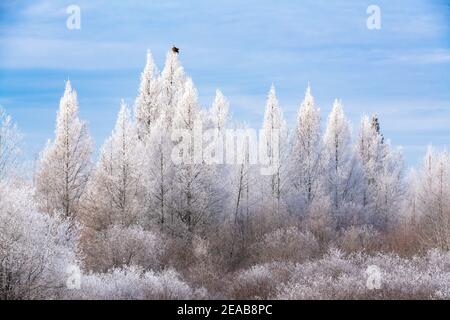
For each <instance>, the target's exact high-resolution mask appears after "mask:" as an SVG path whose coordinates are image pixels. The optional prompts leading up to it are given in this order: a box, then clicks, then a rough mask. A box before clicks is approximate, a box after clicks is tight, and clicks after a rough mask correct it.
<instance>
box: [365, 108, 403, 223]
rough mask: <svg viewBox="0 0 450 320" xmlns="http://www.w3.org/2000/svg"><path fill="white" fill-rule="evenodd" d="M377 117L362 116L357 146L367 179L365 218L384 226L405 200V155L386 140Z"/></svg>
mask: <svg viewBox="0 0 450 320" xmlns="http://www.w3.org/2000/svg"><path fill="white" fill-rule="evenodd" d="M375 118H376V117H374V119H373V120H372V121H370V120H369V117H367V116H364V117H363V119H362V121H361V128H360V132H359V137H358V142H357V150H358V155H359V158H360V161H361V164H362V169H363V173H364V180H365V187H364V188H361V191H362V196H363V199H362V205H363V207H364V211H365V212H366V215H367V216H366V217H365V219H366V220H367V221H368V222H369V223H372V224H375V225H377V226H378V227H381V228H385V227H387V224H388V222H389V220H390V219H392V218H394V217H393V215H394V214H395V212H396V211H397V210H398V209H399V205H400V202H401V201H402V192H403V159H402V155H401V152H400V151H399V150H393V149H392V148H391V146H390V143H389V141H387V142H385V141H384V139H383V137H382V135H381V133H380V127H379V121H378V120H377V119H375Z"/></svg>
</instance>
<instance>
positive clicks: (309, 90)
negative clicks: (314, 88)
mask: <svg viewBox="0 0 450 320" xmlns="http://www.w3.org/2000/svg"><path fill="white" fill-rule="evenodd" d="M306 95H307V96H311V83H310V82H309V81H308V86H307V87H306Z"/></svg>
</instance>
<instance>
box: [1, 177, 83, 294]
mask: <svg viewBox="0 0 450 320" xmlns="http://www.w3.org/2000/svg"><path fill="white" fill-rule="evenodd" d="M77 241H78V231H77V227H76V226H74V225H73V223H72V222H71V221H70V220H69V219H66V218H64V217H63V216H61V215H53V216H50V215H48V214H42V213H39V212H38V211H37V208H36V205H35V203H34V201H33V190H32V188H30V187H29V186H26V185H16V184H12V183H1V182H0V300H17V299H55V298H56V299H58V298H59V299H61V298H64V293H65V292H66V283H67V279H68V276H69V274H68V273H67V270H68V267H69V266H75V265H77V264H78V263H79V257H78V254H77V252H78V250H77Z"/></svg>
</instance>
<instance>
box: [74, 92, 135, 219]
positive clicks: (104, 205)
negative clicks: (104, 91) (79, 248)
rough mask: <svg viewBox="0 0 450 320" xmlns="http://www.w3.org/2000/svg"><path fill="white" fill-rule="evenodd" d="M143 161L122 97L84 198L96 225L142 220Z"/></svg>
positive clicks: (133, 127)
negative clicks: (115, 118)
mask: <svg viewBox="0 0 450 320" xmlns="http://www.w3.org/2000/svg"><path fill="white" fill-rule="evenodd" d="M142 162H143V161H142V149H141V143H140V141H139V139H138V136H137V132H136V127H135V125H134V123H133V121H132V119H131V116H130V110H129V109H128V107H127V105H126V104H125V102H124V101H123V100H122V102H121V106H120V111H119V113H118V115H117V121H116V126H115V128H114V130H113V132H112V134H111V136H110V137H109V138H108V139H107V141H106V142H105V144H104V145H103V147H102V149H101V153H100V158H99V161H98V163H97V166H96V168H95V170H94V171H93V174H92V178H91V179H90V182H89V184H88V192H86V196H85V197H84V198H83V200H85V202H86V205H87V206H88V207H89V210H88V211H89V212H88V215H91V217H90V218H91V219H94V220H97V224H99V223H100V224H101V225H103V226H104V225H105V224H106V225H111V224H117V225H122V226H129V225H131V224H134V223H138V222H143V220H144V217H142V213H143V206H142V185H141V175H142V173H141V169H142ZM86 218H88V217H86ZM100 220H101V221H100ZM98 227H100V226H97V228H98Z"/></svg>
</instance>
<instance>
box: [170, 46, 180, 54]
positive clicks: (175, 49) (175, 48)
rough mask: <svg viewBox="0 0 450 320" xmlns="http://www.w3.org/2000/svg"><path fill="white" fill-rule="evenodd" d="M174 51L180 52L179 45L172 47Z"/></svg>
mask: <svg viewBox="0 0 450 320" xmlns="http://www.w3.org/2000/svg"><path fill="white" fill-rule="evenodd" d="M172 52H173V53H180V49H178V48H177V47H175V46H173V47H172Z"/></svg>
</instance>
